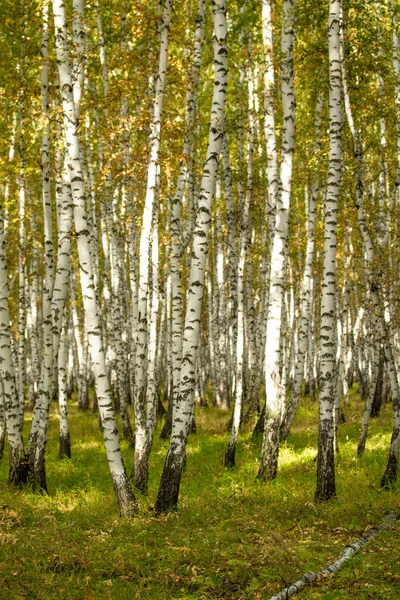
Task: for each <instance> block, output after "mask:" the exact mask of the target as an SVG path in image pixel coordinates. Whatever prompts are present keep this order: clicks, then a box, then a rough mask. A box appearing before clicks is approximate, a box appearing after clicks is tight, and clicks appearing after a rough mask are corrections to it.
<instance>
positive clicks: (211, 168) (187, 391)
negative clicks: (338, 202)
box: [155, 0, 228, 513]
mask: <svg viewBox="0 0 400 600" xmlns="http://www.w3.org/2000/svg"><path fill="white" fill-rule="evenodd" d="M213 21H214V38H213V47H214V90H213V98H212V108H211V120H210V130H209V137H208V147H207V154H206V160H205V164H204V169H203V176H202V181H201V189H200V194H199V206H198V211H197V215H196V223H195V228H194V233H193V244H192V258H191V267H190V275H189V284H188V295H187V308H186V318H185V328H184V334H183V345H182V366H181V381H180V388H179V394H178V397H177V399H176V405H175V407H174V415H173V425H172V434H171V440H170V445H169V449H168V454H167V458H166V461H165V465H164V469H163V472H162V476H161V482H160V487H159V490H158V495H157V501H156V507H155V508H156V511H157V512H159V513H160V512H165V511H167V510H169V509H171V508H176V506H177V504H178V496H179V487H180V482H181V477H182V469H183V464H184V458H185V449H186V443H187V438H188V435H189V429H190V425H191V422H192V417H193V407H194V393H195V385H196V366H197V359H198V354H199V352H198V349H199V347H200V321H201V308H202V301H203V294H204V275H205V266H206V259H207V253H208V232H209V228H210V221H211V205H212V198H213V195H214V189H215V183H216V179H217V172H218V167H219V155H220V151H221V139H222V135H223V128H224V116H225V100H226V89H227V72H228V69H227V59H228V50H227V45H226V39H227V23H226V5H225V0H215V1H214V2H213Z"/></svg>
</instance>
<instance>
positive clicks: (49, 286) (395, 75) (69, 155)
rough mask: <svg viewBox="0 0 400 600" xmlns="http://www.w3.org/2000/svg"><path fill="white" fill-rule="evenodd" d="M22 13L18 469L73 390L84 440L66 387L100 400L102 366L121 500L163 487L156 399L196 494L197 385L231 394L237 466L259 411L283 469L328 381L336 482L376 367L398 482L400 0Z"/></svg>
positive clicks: (99, 404)
mask: <svg viewBox="0 0 400 600" xmlns="http://www.w3.org/2000/svg"><path fill="white" fill-rule="evenodd" d="M0 19H1V23H2V25H1V29H0V51H1V55H2V57H3V61H2V67H1V70H2V78H1V85H0V102H1V111H0V134H1V139H2V144H1V148H0V171H1V186H0V192H1V195H0V199H1V202H0V204H1V223H0V224H1V227H0V288H1V295H0V308H1V310H0V338H1V348H2V350H1V360H0V381H1V386H0V444H1V448H0V451H2V450H3V448H4V439H5V435H6V433H7V435H8V443H9V448H10V477H9V479H10V483H11V484H14V485H24V484H26V483H27V482H28V483H30V484H32V485H33V486H34V487H35V488H37V489H42V490H46V487H47V484H46V472H45V454H46V442H47V435H48V427H49V410H50V405H51V402H52V401H53V400H57V401H58V402H59V414H60V457H65V456H67V457H68V456H70V453H71V447H70V438H69V429H68V402H67V400H68V398H70V397H71V395H72V393H73V391H74V390H75V389H76V390H77V392H78V405H79V407H80V408H81V409H82V410H87V409H89V388H90V387H94V389H95V394H94V401H93V403H92V406H91V408H92V409H93V410H94V411H98V414H99V425H100V427H101V429H102V431H103V433H104V444H105V448H106V453H107V459H108V463H109V466H110V472H111V476H112V480H113V484H114V489H115V492H116V495H117V499H118V503H119V507H120V511H121V514H123V515H132V514H134V513H135V511H136V509H137V504H136V500H135V496H134V493H133V488H135V489H137V490H140V491H141V492H143V493H146V491H147V480H148V459H149V455H150V452H151V447H152V440H153V435H154V425H155V421H156V418H157V415H158V416H161V417H164V418H165V424H164V428H163V432H162V435H163V436H165V437H168V436H170V444H169V450H168V454H167V457H166V462H165V467H164V470H163V474H162V477H161V482H160V487H159V493H158V497H157V500H156V505H155V508H156V511H158V512H164V511H166V510H168V509H170V508H174V507H176V506H177V503H178V495H179V485H180V481H181V476H182V470H183V468H184V465H185V460H186V458H185V448H186V443H187V439H188V435H189V433H190V432H191V431H192V430H193V428H194V427H195V419H194V408H195V405H196V403H206V402H212V403H214V404H215V405H217V406H218V407H220V408H221V409H222V410H226V411H227V415H229V417H230V420H229V428H230V431H231V435H230V441H229V445H228V447H227V449H226V454H225V465H226V467H227V468H229V467H233V466H234V465H235V450H236V445H237V440H238V437H239V435H240V425H241V423H243V422H244V421H249V419H253V420H254V418H255V416H257V424H256V427H255V433H254V435H255V436H257V435H262V447H261V456H260V467H259V471H258V478H259V479H261V480H268V479H272V478H274V477H276V476H277V469H278V456H279V443H280V441H282V440H284V439H286V437H287V436H288V435H289V433H290V428H291V425H292V422H293V419H294V416H295V413H296V409H297V406H298V401H299V397H300V395H301V393H302V391H303V390H304V391H305V392H306V393H307V394H310V396H311V397H312V398H313V399H315V400H316V401H317V399H318V401H319V403H320V420H319V445H318V461H317V487H316V496H315V497H316V499H317V500H326V499H329V498H330V497H331V496H334V495H335V493H336V491H335V467H334V457H335V453H336V452H337V451H338V444H337V427H338V426H339V424H340V422H341V419H343V418H344V415H345V412H346V402H347V400H348V394H349V389H350V387H351V386H352V385H353V384H354V383H358V386H359V391H360V393H361V395H362V397H363V398H364V399H365V413H364V417H363V422H362V424H361V436H360V442H359V448H358V451H359V454H361V453H362V452H363V451H364V448H365V444H366V439H367V430H368V422H369V418H370V416H371V414H377V413H378V412H379V408H380V405H381V403H382V402H385V401H387V400H388V399H389V398H390V400H391V402H392V404H393V411H394V428H393V435H392V440H391V444H390V449H389V459H388V465H387V469H386V472H385V473H384V474H383V478H382V485H385V486H386V485H390V484H391V483H393V481H394V480H395V479H396V472H397V462H398V453H399V443H400V389H399V379H398V377H399V375H398V374H399V369H400V346H399V344H400V337H399V333H400V323H399V316H400V315H399V304H398V303H399V297H400V296H399V277H398V260H399V256H398V235H399V232H398V223H399V200H400V198H399V194H400V192H399V187H400V62H399V61H400V56H399V37H398V36H399V35H400V34H399V20H400V10H399V7H398V6H397V3H396V2H395V1H394V0H367V1H365V0H364V1H363V2H359V1H358V0H325V1H322V0H318V1H317V2H308V1H307V0H277V1H274V2H273V1H272V0H246V1H240V0H230V1H226V0H212V1H211V2H207V1H206V0H157V1H156V0H154V1H152V2H146V1H141V0H140V1H137V2H133V3H132V2H126V1H125V0H120V1H119V2H117V1H115V0H113V1H111V2H102V1H101V0H87V2H85V0H68V1H67V2H64V1H63V0H52V1H49V0H29V1H28V2H23V1H22V0H17V1H16V2H11V1H9V0H4V1H3V2H2V3H1V6H0ZM131 407H132V408H131ZM26 410H31V411H33V419H32V426H31V430H30V434H29V438H28V439H27V440H26V442H25V443H24V440H23V437H22V428H23V423H24V412H25V411H26ZM228 411H229V412H228ZM116 414H118V415H119V418H118V421H117V420H116ZM132 415H134V426H133V424H132ZM229 417H228V418H229ZM228 418H227V420H228ZM117 422H118V424H119V423H121V431H118V427H117ZM119 435H121V436H123V437H124V438H125V439H126V440H128V441H129V442H130V443H131V444H132V445H133V446H134V448H135V459H134V465H132V467H133V471H132V479H133V481H132V483H131V478H130V477H129V476H128V474H127V470H126V467H125V465H124V463H123V459H122V455H121V451H120V443H119ZM255 475H256V474H255Z"/></svg>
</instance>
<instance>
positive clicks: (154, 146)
mask: <svg viewBox="0 0 400 600" xmlns="http://www.w3.org/2000/svg"><path fill="white" fill-rule="evenodd" d="M163 8H164V10H163V21H162V29H161V34H160V52H159V63H158V73H157V78H156V85H155V93H154V105H153V117H152V123H151V133H150V162H149V167H148V172H147V188H146V198H145V205H144V210H143V218H142V229H141V235H140V250H139V256H140V265H139V268H140V273H139V291H138V322H137V337H136V364H135V398H134V409H135V465H134V483H135V487H136V488H138V489H139V490H140V491H141V492H143V493H146V492H147V480H148V455H147V429H146V423H147V416H146V389H147V367H148V327H149V323H148V317H149V280H150V271H149V267H150V261H151V257H150V247H151V233H152V227H151V223H152V219H153V212H154V204H155V202H156V193H157V172H158V168H159V153H160V143H161V119H162V112H163V101H164V89H165V81H166V71H167V63H168V44H169V27H170V21H171V11H172V6H171V0H163ZM157 226H158V224H157Z"/></svg>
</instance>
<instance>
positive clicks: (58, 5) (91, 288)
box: [53, 0, 137, 516]
mask: <svg viewBox="0 0 400 600" xmlns="http://www.w3.org/2000/svg"><path fill="white" fill-rule="evenodd" d="M53 15H54V25H55V30H56V53H57V62H58V68H59V76H60V84H61V94H62V107H63V116H64V128H65V138H66V146H67V148H68V157H69V169H70V173H71V187H72V197H73V202H74V209H73V211H74V222H75V230H76V237H77V246H78V255H79V265H80V279H81V286H82V297H83V303H84V311H85V320H86V328H87V334H88V339H89V347H90V355H91V359H92V366H93V373H94V377H95V388H96V395H97V400H98V405H99V413H100V419H101V424H102V427H103V434H104V444H105V449H106V454H107V459H108V464H109V468H110V471H111V477H112V480H113V484H114V490H115V493H116V496H117V500H118V504H119V508H120V512H121V515H124V516H128V515H132V514H134V513H135V512H136V511H137V505H136V501H135V497H134V495H133V492H132V488H131V486H130V483H129V479H128V477H127V474H126V470H125V466H124V463H123V460H122V455H121V450H120V446H119V441H118V433H117V428H116V423H115V416H114V410H113V406H112V400H111V395H110V389H109V385H108V381H107V376H106V364H105V356H104V349H103V344H102V331H101V326H100V319H99V311H98V303H97V298H96V289H95V285H94V276H93V267H92V260H91V254H90V235H89V231H88V229H87V216H86V208H85V194H84V185H83V177H82V166H81V157H80V150H79V138H78V131H77V120H76V114H75V106H74V99H73V95H72V69H71V63H70V58H69V47H68V46H69V42H68V32H67V27H66V17H65V5H64V4H63V2H62V0H53Z"/></svg>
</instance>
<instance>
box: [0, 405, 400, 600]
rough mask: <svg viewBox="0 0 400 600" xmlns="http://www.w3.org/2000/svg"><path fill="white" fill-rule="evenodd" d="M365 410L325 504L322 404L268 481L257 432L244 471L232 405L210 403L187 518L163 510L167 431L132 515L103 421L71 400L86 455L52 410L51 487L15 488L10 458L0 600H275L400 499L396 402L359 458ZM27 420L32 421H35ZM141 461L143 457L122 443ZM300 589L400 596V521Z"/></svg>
mask: <svg viewBox="0 0 400 600" xmlns="http://www.w3.org/2000/svg"><path fill="white" fill-rule="evenodd" d="M361 412H362V405H361V403H360V402H359V401H358V399H357V396H356V395H354V396H352V400H351V406H350V407H345V413H346V417H347V422H346V423H345V424H344V425H341V427H340V449H341V451H340V455H339V456H338V457H337V492H338V497H337V498H336V499H335V500H333V501H331V502H329V503H325V504H315V503H314V501H313V496H314V490H315V461H314V459H315V456H316V441H317V424H316V422H317V407H316V406H315V405H313V404H311V403H310V402H309V401H308V400H307V399H304V400H303V402H302V405H301V407H300V409H299V413H298V415H297V418H296V421H295V425H294V428H293V433H292V434H291V435H290V437H289V438H288V441H287V442H286V443H285V444H284V445H283V447H282V449H281V453H280V468H279V474H278V477H277V479H276V480H275V481H273V482H270V483H261V482H259V481H258V480H257V479H256V478H255V475H256V473H257V467H258V458H259V452H260V447H259V445H258V444H253V443H252V442H251V430H250V427H249V429H248V430H247V431H244V432H243V433H242V435H241V438H240V443H239V447H238V451H237V467H236V468H235V469H233V470H230V471H227V470H225V469H224V467H223V455H224V451H225V448H226V445H227V442H228V437H229V435H228V434H227V432H226V428H225V424H226V422H227V420H228V418H229V416H228V415H227V414H226V413H223V412H221V411H218V410H216V409H212V408H201V409H199V410H198V412H197V417H196V421H197V434H195V435H192V436H191V437H190V442H189V447H188V452H187V470H186V473H185V474H184V477H183V480H182V486H181V494H180V504H179V510H178V512H177V513H173V514H169V515H166V516H161V517H157V518H155V517H154V516H153V513H152V511H151V508H152V506H153V504H154V501H155V497H156V493H157V486H158V482H159V478H160V473H161V468H162V466H163V461H164V458H165V454H166V450H167V446H168V444H167V442H163V441H160V440H159V439H158V435H156V438H155V446H154V449H153V453H152V456H151V469H150V480H149V495H148V497H139V503H140V512H139V515H138V517H137V518H135V519H120V518H119V516H118V508H117V505H116V501H115V498H114V493H113V489H112V483H111V479H110V476H109V473H108V467H107V462H106V457H105V452H104V449H103V445H102V440H101V436H100V434H99V432H98V425H97V418H96V417H95V416H93V415H92V414H91V413H87V414H82V413H79V412H78V411H77V408H76V404H75V403H74V402H73V403H71V407H70V421H71V438H72V444H73V446H72V451H73V458H72V459H71V460H63V461H60V460H58V458H57V453H58V446H57V444H58V431H57V426H58V417H57V414H56V409H55V408H54V409H53V414H52V423H51V429H50V440H49V445H48V458H47V478H48V486H49V491H50V493H49V494H48V495H40V494H35V493H32V491H31V490H29V489H25V490H20V491H15V490H11V489H9V488H8V486H7V484H6V481H7V467H8V465H7V457H6V454H5V456H4V458H3V459H2V461H0V599H1V600H3V599H4V600H9V599H12V600H18V599H22V598H24V599H25V598H29V599H46V600H48V599H49V600H50V599H51V600H53V599H54V600H56V599H59V600H70V599H71V600H78V599H87V600H95V599H96V600H108V599H109V600H111V599H112V600H122V599H127V600H128V599H129V600H131V599H134V598H138V599H140V600H146V599H154V600H156V599H157V600H158V599H160V600H169V599H171V600H172V599H178V598H180V599H186V600H192V599H197V598H199V599H200V600H207V599H214V598H223V599H224V600H230V599H232V600H233V599H247V598H248V599H254V600H255V599H261V598H262V599H268V598H269V597H270V596H272V595H273V594H274V593H277V592H278V591H279V589H280V588H281V587H282V586H283V585H284V584H285V583H291V582H293V581H295V580H296V579H297V577H298V576H299V575H302V574H303V573H305V572H306V571H308V570H319V569H321V568H323V567H325V566H326V565H327V564H329V563H330V562H333V561H334V560H335V559H336V558H338V556H339V555H340V553H341V551H342V549H343V547H344V546H345V545H346V544H347V543H349V542H351V541H352V540H354V539H357V538H358V537H360V536H361V535H362V532H363V531H364V530H365V528H367V527H368V526H372V525H377V524H378V523H380V522H381V521H382V519H383V516H384V513H385V511H386V510H393V509H396V508H397V507H398V499H397V496H398V491H397V490H396V489H394V490H392V491H389V492H387V491H381V490H380V488H379V481H380V477H381V475H382V473H383V471H384V468H385V464H386V458H387V451H388V445H389V440H390V434H391V408H390V407H389V406H387V407H384V409H383V411H382V414H381V417H380V418H379V419H375V420H374V421H373V422H372V423H371V427H370V438H369V440H368V443H367V450H366V453H365V455H364V456H363V457H362V459H360V460H358V459H356V458H355V451H356V445H357V439H358V432H359V423H360V415H361ZM27 425H28V424H27ZM123 452H124V457H125V462H126V465H127V467H128V470H129V471H130V470H131V466H132V460H133V452H132V450H131V449H130V448H128V447H127V446H126V445H123ZM299 598H307V599H317V598H318V599H321V600H329V599H339V598H342V599H347V598H348V599H350V598H351V599H357V600H363V599H367V598H374V600H379V599H382V600H383V599H385V600H388V599H392V598H393V599H398V598H400V533H399V529H398V528H396V529H395V530H392V531H388V532H386V533H382V534H381V535H379V536H377V537H376V538H375V539H374V540H373V541H372V542H370V544H368V545H367V546H366V548H365V549H364V550H363V551H362V553H361V554H360V555H358V556H356V557H355V558H353V559H352V560H351V561H349V562H348V563H347V564H346V566H345V567H343V569H342V570H341V571H339V573H338V574H337V575H335V576H333V577H331V578H329V579H327V580H325V581H323V582H319V583H318V584H315V585H314V586H313V587H312V588H308V589H305V590H303V591H302V592H301V593H300V595H299Z"/></svg>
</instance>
